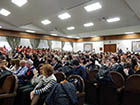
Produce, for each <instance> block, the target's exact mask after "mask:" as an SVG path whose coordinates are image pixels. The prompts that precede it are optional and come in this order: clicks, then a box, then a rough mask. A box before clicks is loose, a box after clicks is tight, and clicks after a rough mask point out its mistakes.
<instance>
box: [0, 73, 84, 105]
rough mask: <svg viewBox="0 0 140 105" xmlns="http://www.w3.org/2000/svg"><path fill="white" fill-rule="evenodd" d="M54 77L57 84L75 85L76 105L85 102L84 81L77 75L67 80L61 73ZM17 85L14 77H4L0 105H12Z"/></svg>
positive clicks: (0, 92)
mask: <svg viewBox="0 0 140 105" xmlns="http://www.w3.org/2000/svg"><path fill="white" fill-rule="evenodd" d="M55 76H56V78H57V82H58V83H60V82H61V81H64V80H66V79H67V81H69V82H72V83H73V84H74V85H75V87H76V88H77V96H78V105H83V104H84V102H85V92H84V90H85V84H84V80H83V79H82V78H81V77H80V76H78V75H70V76H69V77H68V78H66V76H65V74H64V73H63V72H57V73H55ZM17 85H18V80H17V77H16V76H15V75H10V76H7V77H6V79H5V81H4V83H3V85H2V88H0V105H14V100H15V97H16V94H17V93H16V91H17V87H18V86H17ZM32 101H35V100H32Z"/></svg>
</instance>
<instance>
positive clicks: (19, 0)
mask: <svg viewBox="0 0 140 105" xmlns="http://www.w3.org/2000/svg"><path fill="white" fill-rule="evenodd" d="M11 2H12V3H14V4H15V5H17V6H19V7H21V6H23V5H24V4H26V3H27V2H28V0H11Z"/></svg>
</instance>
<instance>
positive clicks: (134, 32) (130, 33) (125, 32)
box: [125, 32, 135, 34]
mask: <svg viewBox="0 0 140 105" xmlns="http://www.w3.org/2000/svg"><path fill="white" fill-rule="evenodd" d="M134 33H135V32H125V34H134Z"/></svg>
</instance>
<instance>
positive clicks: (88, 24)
mask: <svg viewBox="0 0 140 105" xmlns="http://www.w3.org/2000/svg"><path fill="white" fill-rule="evenodd" d="M90 26H94V23H92V22H90V23H85V24H84V27H90Z"/></svg>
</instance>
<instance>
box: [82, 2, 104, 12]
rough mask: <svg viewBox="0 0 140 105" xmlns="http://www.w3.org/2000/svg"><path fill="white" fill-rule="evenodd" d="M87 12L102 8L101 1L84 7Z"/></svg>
mask: <svg viewBox="0 0 140 105" xmlns="http://www.w3.org/2000/svg"><path fill="white" fill-rule="evenodd" d="M84 8H85V10H86V11H87V12H91V11H95V10H98V9H101V8H102V5H101V4H100V3H99V2H96V3H93V4H90V5H87V6H85V7H84Z"/></svg>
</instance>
